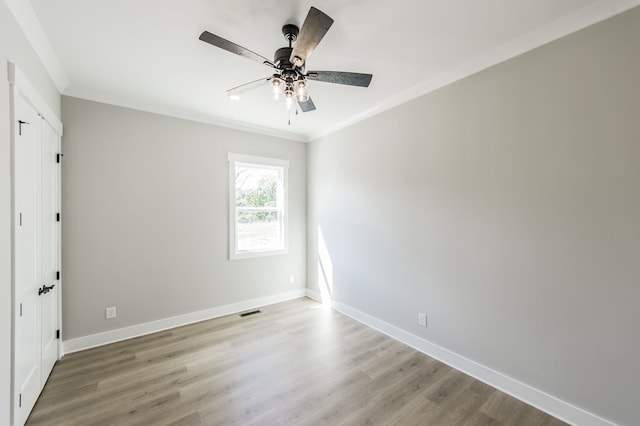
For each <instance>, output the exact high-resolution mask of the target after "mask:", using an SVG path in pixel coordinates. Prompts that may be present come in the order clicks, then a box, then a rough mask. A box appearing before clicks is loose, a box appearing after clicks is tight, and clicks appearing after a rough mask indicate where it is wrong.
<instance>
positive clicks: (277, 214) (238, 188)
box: [229, 153, 289, 259]
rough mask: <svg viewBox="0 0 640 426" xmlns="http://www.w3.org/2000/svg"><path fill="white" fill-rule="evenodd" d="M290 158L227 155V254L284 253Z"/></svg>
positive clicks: (234, 257) (251, 255)
mask: <svg viewBox="0 0 640 426" xmlns="http://www.w3.org/2000/svg"><path fill="white" fill-rule="evenodd" d="M288 170H289V161H287V160H278V159H273V158H263V157H254V156H249V155H241V154H231V153H230V154H229V219H230V227H229V229H230V232H229V257H230V258H231V259H241V258H245V257H254V256H266V255H273V254H282V253H287V250H288V244H287V242H288V235H287V231H288V230H287V228H288V227H287V222H288V219H287V174H288Z"/></svg>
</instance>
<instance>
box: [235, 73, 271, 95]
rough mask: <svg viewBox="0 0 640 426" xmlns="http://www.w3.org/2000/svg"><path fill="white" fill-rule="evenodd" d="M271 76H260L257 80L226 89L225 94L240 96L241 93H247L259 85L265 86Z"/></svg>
mask: <svg viewBox="0 0 640 426" xmlns="http://www.w3.org/2000/svg"><path fill="white" fill-rule="evenodd" d="M269 81H271V77H266V78H261V79H259V80H255V81H251V82H249V83H245V84H241V85H240V86H236V87H234V88H233V89H229V90H227V96H230V97H231V96H240V95H242V94H243V93H247V92H248V91H250V90H253V89H256V88H258V87H260V86H267V85H268V83H269Z"/></svg>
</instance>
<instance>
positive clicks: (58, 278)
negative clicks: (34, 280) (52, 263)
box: [56, 271, 60, 281]
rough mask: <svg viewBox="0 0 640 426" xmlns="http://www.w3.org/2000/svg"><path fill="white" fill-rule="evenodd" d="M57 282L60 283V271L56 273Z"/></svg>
mask: <svg viewBox="0 0 640 426" xmlns="http://www.w3.org/2000/svg"><path fill="white" fill-rule="evenodd" d="M56 281H60V271H56Z"/></svg>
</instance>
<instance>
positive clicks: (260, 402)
mask: <svg viewBox="0 0 640 426" xmlns="http://www.w3.org/2000/svg"><path fill="white" fill-rule="evenodd" d="M261 311H262V313H260V314H256V315H252V316H248V317H244V318H241V317H239V316H238V315H229V316H225V317H221V318H217V319H213V320H209V321H204V322H200V323H197V324H192V325H188V326H184V327H179V328H175V329H172V330H167V331H164V332H159V333H155V334H151V335H148V336H144V337H139V338H136V339H131V340H127V341H124V342H119V343H114V344H111V345H107V346H102V347H99V348H94V349H89V350H86V351H82V352H77V353H73V354H70V355H67V356H65V357H64V358H63V359H62V360H61V361H59V362H58V363H57V364H56V366H55V368H54V369H53V372H52V374H51V377H50V378H49V381H48V382H47V384H46V386H45V388H44V390H43V392H42V395H41V396H40V399H39V400H38V402H37V403H36V406H35V407H34V409H33V412H32V413H31V416H30V417H29V420H28V421H27V424H28V425H31V426H36V425H82V426H85V425H119V426H120V425H123V426H124V425H234V424H239V425H282V424H291V425H323V424H325V425H518V426H522V425H532V426H533V425H554V426H555V425H562V424H564V423H562V422H561V421H559V420H557V419H554V418H553V417H550V416H549V415H547V414H545V413H543V412H541V411H539V410H536V409H535V408H533V407H531V406H528V405H526V404H524V403H522V402H520V401H518V400H516V399H514V398H512V397H510V396H508V395H506V394H504V393H502V392H499V391H497V390H495V389H494V388H492V387H490V386H488V385H486V384H484V383H481V382H479V381H477V380H475V379H473V378H471V377H469V376H467V375H465V374H463V373H460V372H458V371H456V370H454V369H452V368H450V367H448V366H446V365H445V364H442V363H440V362H438V361H436V360H434V359H432V358H430V357H428V356H426V355H424V354H421V353H419V352H417V351H416V350H414V349H411V348H409V347H407V346H406V345H404V344H402V343H399V342H397V341H395V340H393V339H391V338H389V337H387V336H385V335H383V334H380V333H379V332H377V331H375V330H373V329H371V328H368V327H366V326H364V325H362V324H360V323H358V322H356V321H354V320H352V319H350V318H348V317H345V316H344V315H341V314H340V313H337V312H335V311H332V310H329V309H326V308H323V307H322V306H321V305H319V304H317V303H315V302H313V301H311V300H310V299H298V300H294V301H291V302H286V303H280V304H276V305H271V306H267V307H264V308H261Z"/></svg>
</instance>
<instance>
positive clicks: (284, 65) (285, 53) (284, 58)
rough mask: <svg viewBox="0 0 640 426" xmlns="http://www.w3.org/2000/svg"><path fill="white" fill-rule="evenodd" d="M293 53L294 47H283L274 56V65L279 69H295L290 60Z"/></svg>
mask: <svg viewBox="0 0 640 426" xmlns="http://www.w3.org/2000/svg"><path fill="white" fill-rule="evenodd" d="M291 51H293V47H281V48H280V49H278V50H276V53H275V55H274V56H273V63H274V64H275V66H276V67H277V68H278V69H280V70H285V69H291V68H293V64H292V63H291V62H289V59H290V58H291Z"/></svg>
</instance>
